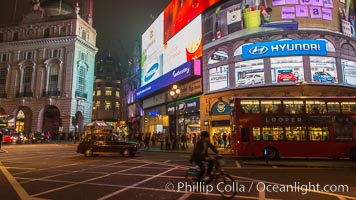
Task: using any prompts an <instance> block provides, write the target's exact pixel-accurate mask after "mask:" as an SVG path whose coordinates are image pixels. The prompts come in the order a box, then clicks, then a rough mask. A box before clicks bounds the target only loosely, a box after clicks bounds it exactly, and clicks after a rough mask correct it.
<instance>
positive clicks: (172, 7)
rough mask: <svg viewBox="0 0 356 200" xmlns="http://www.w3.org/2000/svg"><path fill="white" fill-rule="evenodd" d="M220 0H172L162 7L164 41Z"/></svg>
mask: <svg viewBox="0 0 356 200" xmlns="http://www.w3.org/2000/svg"><path fill="white" fill-rule="evenodd" d="M219 1H220V0H172V1H171V3H170V4H169V5H168V6H167V7H166V8H165V9H164V42H167V41H168V40H169V39H170V38H171V37H173V36H174V35H175V34H176V33H178V32H179V31H180V30H181V29H182V28H183V27H185V26H186V25H187V24H189V23H190V22H191V21H192V20H193V19H194V18H196V17H197V16H198V15H199V14H201V13H202V12H203V11H204V10H205V9H207V8H209V7H210V6H212V5H214V4H215V3H217V2H219Z"/></svg>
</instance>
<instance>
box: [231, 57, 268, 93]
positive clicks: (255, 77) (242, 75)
mask: <svg viewBox="0 0 356 200" xmlns="http://www.w3.org/2000/svg"><path fill="white" fill-rule="evenodd" d="M235 71H236V86H237V87H241V86H250V85H258V84H264V83H265V77H264V63H263V59H257V60H249V61H244V62H237V63H235Z"/></svg>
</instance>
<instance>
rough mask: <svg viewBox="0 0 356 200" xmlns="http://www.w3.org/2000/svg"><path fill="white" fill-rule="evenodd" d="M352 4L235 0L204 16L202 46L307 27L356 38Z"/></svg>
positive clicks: (324, 0)
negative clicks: (247, 36) (257, 34)
mask: <svg viewBox="0 0 356 200" xmlns="http://www.w3.org/2000/svg"><path fill="white" fill-rule="evenodd" d="M353 3H354V2H353V0H344V1H339V0H264V1H262V0H257V1H256V0H244V1H242V0H234V1H228V2H225V3H222V4H217V5H218V6H213V7H212V8H211V9H210V10H208V11H206V12H205V13H204V14H203V22H204V23H203V36H204V37H203V44H204V47H206V48H209V47H211V46H215V45H217V44H219V43H221V42H226V41H229V40H232V39H235V38H239V37H243V36H246V35H250V34H256V33H261V32H276V31H277V32H278V31H289V30H300V29H306V28H307V29H313V28H315V29H317V30H320V29H325V30H328V31H335V32H340V33H342V34H344V35H346V36H349V37H353V38H356V31H355V30H356V17H355V10H354V6H353ZM222 38H224V39H222ZM210 43H211V44H210ZM205 45H206V46H205Z"/></svg>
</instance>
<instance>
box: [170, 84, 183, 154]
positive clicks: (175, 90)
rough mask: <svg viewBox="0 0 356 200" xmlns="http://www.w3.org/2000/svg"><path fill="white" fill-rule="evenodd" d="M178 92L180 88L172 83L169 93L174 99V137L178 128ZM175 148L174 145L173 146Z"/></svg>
mask: <svg viewBox="0 0 356 200" xmlns="http://www.w3.org/2000/svg"><path fill="white" fill-rule="evenodd" d="M179 94H180V89H179V88H178V85H176V84H174V85H173V87H172V89H171V91H170V92H169V95H170V96H171V97H172V99H173V100H174V132H175V134H174V135H175V139H177V135H178V129H177V99H178V97H179ZM177 144H178V141H176V145H177ZM173 148H176V147H173Z"/></svg>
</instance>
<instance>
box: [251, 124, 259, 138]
mask: <svg viewBox="0 0 356 200" xmlns="http://www.w3.org/2000/svg"><path fill="white" fill-rule="evenodd" d="M252 132H253V140H261V131H260V127H253V128H252Z"/></svg>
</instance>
